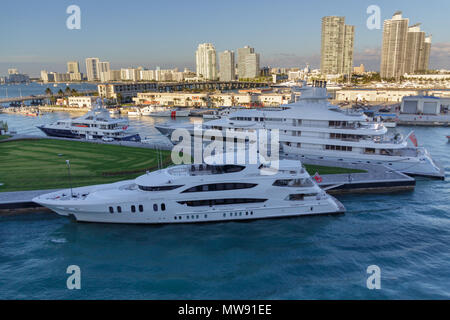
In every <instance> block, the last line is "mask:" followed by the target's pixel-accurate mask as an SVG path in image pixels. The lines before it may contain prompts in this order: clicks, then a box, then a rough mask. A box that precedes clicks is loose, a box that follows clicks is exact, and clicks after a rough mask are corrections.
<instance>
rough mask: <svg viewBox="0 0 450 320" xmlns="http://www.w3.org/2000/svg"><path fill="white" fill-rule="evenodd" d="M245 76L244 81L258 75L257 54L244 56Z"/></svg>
mask: <svg viewBox="0 0 450 320" xmlns="http://www.w3.org/2000/svg"><path fill="white" fill-rule="evenodd" d="M244 63H245V64H244V65H245V74H244V77H243V78H244V79H253V78H257V77H259V75H260V70H259V53H250V54H247V55H246V56H245V61H244Z"/></svg>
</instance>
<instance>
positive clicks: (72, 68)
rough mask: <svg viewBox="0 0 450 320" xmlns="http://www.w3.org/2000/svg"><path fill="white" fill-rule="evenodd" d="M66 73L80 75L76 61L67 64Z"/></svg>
mask: <svg viewBox="0 0 450 320" xmlns="http://www.w3.org/2000/svg"><path fill="white" fill-rule="evenodd" d="M67 73H80V64H79V63H78V61H69V62H67Z"/></svg>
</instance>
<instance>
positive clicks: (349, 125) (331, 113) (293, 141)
mask: <svg viewBox="0 0 450 320" xmlns="http://www.w3.org/2000/svg"><path fill="white" fill-rule="evenodd" d="M301 91H302V93H301V97H300V99H299V101H298V102H296V103H293V104H290V105H286V106H284V108H282V109H280V110H278V111H273V110H270V111H268V110H264V109H258V110H241V111H237V112H234V113H231V114H230V115H229V116H228V117H222V118H221V119H217V120H212V121H209V122H206V123H203V130H207V129H214V130H219V131H220V132H223V136H226V132H230V131H231V132H235V133H239V134H240V135H242V134H245V133H252V132H255V131H257V130H258V129H266V130H268V131H269V132H270V131H271V130H272V129H278V130H279V139H280V153H281V155H283V156H287V157H289V156H298V157H301V158H304V159H319V160H321V159H326V160H335V161H338V162H339V161H343V162H357V163H370V164H384V165H386V166H388V167H390V168H392V169H394V170H398V171H401V172H403V173H407V174H411V175H422V176H432V177H438V178H443V177H444V171H443V169H442V168H440V167H439V166H438V165H437V164H436V163H435V162H434V161H433V159H432V158H431V156H430V155H429V153H428V152H427V150H425V149H424V148H419V147H416V146H414V145H412V143H411V142H410V141H409V140H408V138H410V137H411V138H412V139H411V140H414V139H413V138H414V136H413V134H411V135H409V136H408V137H406V138H405V137H402V136H401V135H400V134H395V135H389V134H388V133H387V128H386V127H385V126H384V125H383V123H382V122H372V121H369V119H368V118H367V116H365V115H364V114H362V113H360V112H355V111H350V110H349V111H346V110H342V109H340V108H339V107H338V106H334V105H331V104H329V102H328V96H327V90H326V84H325V83H323V82H317V83H315V85H314V86H313V87H308V86H304V87H303V88H301ZM156 128H157V129H158V130H159V131H160V132H161V133H163V134H165V135H167V136H169V137H170V134H171V133H172V131H173V130H174V129H176V128H171V127H170V126H169V125H157V126H156ZM189 130H193V129H192V128H190V129H189Z"/></svg>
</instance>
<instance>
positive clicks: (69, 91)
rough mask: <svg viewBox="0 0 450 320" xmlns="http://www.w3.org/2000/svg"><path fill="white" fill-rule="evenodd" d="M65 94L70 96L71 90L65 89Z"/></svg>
mask: <svg viewBox="0 0 450 320" xmlns="http://www.w3.org/2000/svg"><path fill="white" fill-rule="evenodd" d="M64 91H65V92H66V94H70V93H71V92H72V90H71V89H70V87H66V90H64Z"/></svg>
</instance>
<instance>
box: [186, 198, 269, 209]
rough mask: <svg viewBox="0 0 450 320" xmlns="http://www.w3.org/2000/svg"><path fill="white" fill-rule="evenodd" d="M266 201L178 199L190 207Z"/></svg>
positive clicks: (245, 199)
mask: <svg viewBox="0 0 450 320" xmlns="http://www.w3.org/2000/svg"><path fill="white" fill-rule="evenodd" d="M265 201H267V199H253V198H232V199H212V200H192V201H178V203H179V204H185V205H187V206H189V207H201V206H217V205H227V204H239V203H258V202H265Z"/></svg>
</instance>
